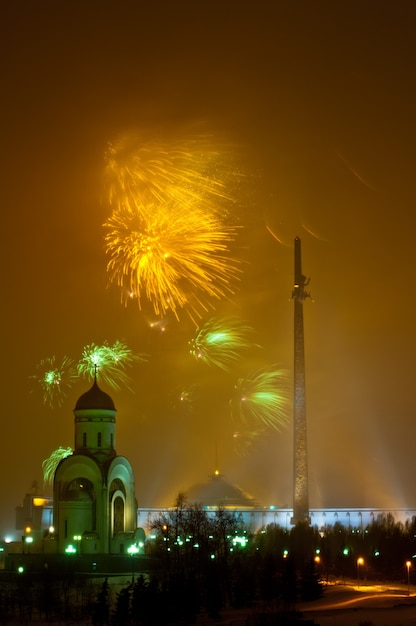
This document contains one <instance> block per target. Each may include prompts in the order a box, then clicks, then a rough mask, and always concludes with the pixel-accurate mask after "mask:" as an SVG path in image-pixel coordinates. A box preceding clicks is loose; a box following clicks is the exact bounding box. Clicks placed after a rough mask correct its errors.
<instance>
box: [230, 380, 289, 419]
mask: <svg viewBox="0 0 416 626" xmlns="http://www.w3.org/2000/svg"><path fill="white" fill-rule="evenodd" d="M287 380H288V379H287V374H286V372H284V371H283V370H279V369H275V368H263V369H261V370H258V371H256V372H254V373H253V374H252V375H251V376H249V377H247V378H240V379H239V380H238V382H237V384H236V386H235V396H234V398H233V399H232V400H231V412H232V417H233V419H234V420H235V421H236V422H237V423H239V424H241V425H242V426H243V427H244V429H246V430H247V429H248V430H250V429H253V431H257V430H258V429H259V428H260V427H262V426H263V427H266V428H274V429H276V430H280V429H281V428H282V427H284V426H286V424H287V423H288V406H289V394H288V385H287Z"/></svg>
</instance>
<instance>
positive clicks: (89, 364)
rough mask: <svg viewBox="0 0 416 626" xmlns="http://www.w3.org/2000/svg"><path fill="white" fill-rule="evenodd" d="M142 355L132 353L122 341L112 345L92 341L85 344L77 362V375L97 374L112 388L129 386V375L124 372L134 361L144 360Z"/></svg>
mask: <svg viewBox="0 0 416 626" xmlns="http://www.w3.org/2000/svg"><path fill="white" fill-rule="evenodd" d="M144 360H145V356H144V355H136V354H134V353H133V352H132V351H131V350H130V348H128V347H127V346H126V344H125V343H123V342H122V341H116V342H115V343H114V344H113V345H112V346H110V345H108V343H107V342H105V343H104V344H102V345H100V346H98V345H96V344H94V343H92V344H90V345H87V346H85V348H84V350H83V352H82V357H81V359H80V361H79V363H78V375H79V376H80V377H83V378H89V379H92V378H95V376H97V375H98V376H99V377H100V379H101V380H104V381H105V382H106V383H107V384H108V385H109V386H110V387H112V388H113V389H120V386H121V385H125V386H126V387H130V380H131V379H130V377H129V375H128V374H127V372H126V368H127V367H131V366H132V365H133V363H134V362H135V361H144Z"/></svg>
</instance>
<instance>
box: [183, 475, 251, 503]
mask: <svg viewBox="0 0 416 626" xmlns="http://www.w3.org/2000/svg"><path fill="white" fill-rule="evenodd" d="M186 498H187V500H188V502H189V503H190V504H199V505H202V506H215V507H218V506H221V507H237V508H247V507H253V508H256V507H258V506H259V503H258V502H257V500H255V499H254V498H252V497H251V496H250V495H248V494H247V493H245V492H244V491H243V490H242V489H240V487H237V486H236V485H232V484H231V483H229V482H227V481H226V480H224V477H223V476H222V475H221V474H219V473H217V472H216V473H215V474H213V475H212V476H210V480H209V481H208V482H206V483H200V484H197V485H194V486H193V487H191V488H190V489H188V491H187V492H186Z"/></svg>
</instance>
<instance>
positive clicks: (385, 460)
mask: <svg viewBox="0 0 416 626" xmlns="http://www.w3.org/2000/svg"><path fill="white" fill-rule="evenodd" d="M415 22H416V4H415V2H413V0H396V1H394V2H393V1H390V2H387V1H380V0H374V1H371V0H360V1H357V2H356V1H354V0H338V1H337V2H334V1H333V0H314V1H313V2H312V1H302V0H300V1H296V2H293V1H290V0H288V1H286V2H284V1H281V0H274V1H272V0H266V1H265V0H256V2H254V1H249V0H243V1H241V0H238V1H237V0H211V1H210V2H206V1H205V0H199V1H197V2H196V1H193V2H187V1H182V0H175V1H173V0H170V1H169V0H167V1H164V2H163V1H161V0H147V1H143V0H117V1H115V0H114V1H106V0H103V1H98V0H96V1H92V0H82V1H81V0H78V1H74V0H71V1H69V0H68V1H67V0H60V2H52V1H50V2H43V1H37V2H29V1H25V2H24V1H19V0H13V1H11V0H10V1H8V2H6V3H5V4H4V5H3V10H2V19H1V24H0V30H1V36H0V42H1V43H0V46H1V54H0V58H1V61H0V64H1V74H0V75H1V82H2V89H1V91H2V97H1V111H2V117H1V119H2V133H1V135H2V151H1V160H2V163H1V168H0V176H1V181H0V194H1V206H2V217H3V220H2V224H3V233H2V245H1V249H0V253H1V257H2V262H1V272H2V277H1V282H2V293H3V297H2V307H1V319H2V329H3V333H2V336H3V340H2V352H3V359H2V377H1V380H2V384H1V393H2V442H3V445H2V455H1V459H2V461H1V469H2V471H1V473H0V494H1V496H2V508H1V519H0V528H1V532H5V531H6V530H7V528H9V527H10V525H13V524H14V509H15V506H17V505H19V504H21V503H22V500H23V497H24V494H25V493H27V492H28V491H29V489H30V486H31V484H32V481H34V480H37V481H38V485H39V488H40V489H42V488H43V487H42V461H43V460H44V459H45V458H47V457H48V456H49V455H50V453H51V452H52V451H53V450H54V449H55V448H57V447H58V446H65V447H66V446H72V445H73V432H74V426H73V414H72V409H73V408H74V405H75V403H76V400H77V398H78V397H79V395H81V393H83V392H84V391H86V390H87V389H88V388H89V386H90V383H89V382H88V381H85V380H84V381H80V382H77V383H76V384H75V385H74V386H73V387H72V389H71V390H70V391H69V393H68V395H67V398H66V400H65V401H64V402H63V404H62V405H61V406H57V407H54V408H50V407H49V406H47V405H45V404H44V403H43V400H42V392H41V390H40V387H39V386H38V385H37V384H36V382H34V381H33V379H31V378H30V377H31V376H33V375H34V373H35V370H36V365H37V364H38V363H39V361H40V360H41V359H45V358H48V357H51V356H53V355H55V356H56V358H57V359H61V358H63V357H64V356H68V357H71V358H73V359H75V360H77V359H78V358H79V357H80V356H81V353H82V350H83V348H84V346H85V345H87V344H91V343H96V344H100V343H102V342H104V341H107V342H109V343H113V342H115V341H117V340H124V341H125V342H126V343H127V345H128V346H129V347H130V348H131V349H132V350H134V351H135V352H138V353H146V354H147V355H148V359H147V361H146V362H145V363H138V364H136V365H134V367H133V368H132V369H131V372H130V374H131V377H132V391H130V390H127V389H122V390H120V391H117V390H112V389H111V388H109V387H108V386H106V385H104V384H102V385H101V386H102V388H103V389H104V391H106V392H107V393H110V395H111V396H112V398H113V400H114V402H115V404H116V407H117V409H118V415H117V452H118V454H121V455H124V456H127V457H128V458H129V460H130V461H131V463H132V465H133V469H134V472H135V478H136V496H137V500H138V504H139V506H162V505H170V504H172V503H173V500H174V498H175V495H176V494H177V492H178V491H179V490H184V489H186V488H187V487H189V486H191V485H193V484H194V483H196V482H203V481H205V480H207V479H208V476H209V475H210V474H212V472H213V470H214V469H215V466H216V465H218V466H219V468H220V470H221V472H222V473H223V474H224V475H225V478H226V479H227V480H229V481H230V482H232V483H235V484H237V485H239V486H240V487H242V488H243V489H245V490H246V491H248V492H249V493H250V494H252V495H253V496H254V497H255V498H257V499H258V500H259V501H260V502H261V503H262V504H263V505H265V506H268V505H271V504H274V505H277V506H291V505H292V474H293V468H292V424H291V416H292V407H291V406H288V416H289V418H290V422H289V424H288V426H287V427H285V428H283V430H282V431H281V432H277V431H275V430H269V431H268V432H267V434H266V436H264V437H262V438H260V439H258V440H256V441H255V442H253V445H251V446H250V447H249V448H248V449H246V450H245V451H244V453H243V451H242V450H241V447H239V446H238V445H236V438H235V437H234V436H233V434H234V433H235V426H234V425H233V423H232V420H231V419H230V410H229V396H230V394H231V393H232V390H233V386H234V381H235V380H236V378H237V377H238V376H241V375H244V374H245V372H251V371H252V370H253V369H255V368H257V367H262V366H269V365H272V364H275V365H276V366H277V367H279V368H281V369H283V370H286V371H287V372H288V376H289V384H290V381H291V378H292V372H293V301H292V300H291V293H292V287H293V271H294V262H293V240H294V238H295V237H296V236H299V237H300V238H301V241H302V265H303V272H304V274H305V275H306V276H308V277H311V282H310V285H309V287H308V289H309V290H310V292H311V295H312V297H313V301H312V300H307V301H305V304H304V327H305V355H306V377H307V384H306V403H307V408H306V413H307V421H308V448H309V481H310V506H311V507H331V506H334V507H337V506H346V507H348V506H351V507H373V506H374V507H406V506H409V507H414V506H415V505H416V500H415V498H416V495H415V487H414V473H415V468H416V461H415V456H414V445H415V443H414V442H415V441H416V421H415V399H414V398H415V366H414V362H415V354H416V337H415V330H414V318H415V304H416V296H415V287H414V281H415V272H414V265H415V263H414V258H415V248H414V228H415V222H416V217H415V205H416V186H415V169H416V141H415V140H416V130H415V129H416V125H415V111H416V83H415V61H416V42H415V37H414V32H415ZM195 128H203V129H204V132H207V133H208V134H209V135H210V137H211V138H212V142H213V144H214V145H216V142H217V141H218V145H220V144H222V143H224V142H226V143H227V145H229V146H232V147H233V157H234V158H235V162H236V163H238V168H239V171H240V172H242V173H244V182H243V183H242V184H241V186H240V187H239V189H238V190H237V194H236V202H235V205H234V211H235V215H234V218H235V220H236V221H238V224H239V229H240V231H241V232H240V234H239V236H238V238H237V241H236V242H235V245H234V250H233V252H234V253H235V254H237V255H238V257H239V258H241V261H242V264H241V267H242V269H243V272H242V277H241V280H240V281H239V284H238V286H237V291H236V294H235V295H234V296H232V297H231V298H229V299H224V300H221V301H218V302H215V303H214V306H215V308H214V309H213V311H212V312H210V313H209V314H207V316H206V318H207V319H208V318H210V317H213V316H217V315H218V316H222V315H233V316H237V317H238V318H239V319H241V320H242V321H244V323H247V324H249V325H251V326H252V327H253V328H254V330H255V334H256V341H257V342H258V343H259V344H260V345H261V346H263V347H262V349H260V350H253V353H252V354H251V353H250V354H247V355H245V356H244V358H243V359H242V360H241V361H240V362H238V364H236V366H235V368H232V369H231V370H230V371H229V372H223V371H221V370H218V369H216V368H213V367H210V366H207V365H206V364H204V363H201V362H197V361H196V360H195V359H193V357H192V356H191V355H190V354H189V343H188V342H189V341H190V340H191V339H192V337H193V336H194V334H195V324H194V323H193V322H192V321H191V320H190V319H189V317H188V316H187V315H186V314H184V315H183V316H182V315H181V317H180V320H179V321H177V320H175V319H174V317H169V316H168V318H167V319H166V320H165V323H166V332H164V333H161V332H158V330H157V329H156V328H154V327H153V328H152V327H151V326H150V322H152V321H154V319H155V316H154V315H152V311H151V307H147V306H144V307H143V310H141V311H140V310H139V308H138V306H137V303H135V302H131V303H129V305H128V306H127V307H126V306H124V304H122V303H121V299H120V293H119V291H118V289H117V288H116V287H115V286H111V285H109V279H108V273H107V269H106V267H107V260H108V259H107V257H106V254H105V244H104V230H103V223H104V222H105V221H106V220H107V219H108V216H109V207H108V204H107V203H106V198H105V193H104V184H103V172H104V168H105V160H104V155H105V153H106V150H107V146H108V142H109V141H111V140H113V139H114V138H115V137H117V136H118V135H119V134H120V133H123V132H125V131H130V130H131V129H134V130H135V132H137V133H138V134H143V137H144V141H150V142H151V141H153V139H156V138H160V137H162V139H163V140H164V141H166V142H167V143H168V142H169V141H170V138H171V137H172V136H175V137H180V138H182V137H183V138H184V140H186V139H187V137H188V134H189V133H190V129H195ZM270 231H272V232H273V233H274V234H275V235H276V236H275V237H273V236H272V235H271V232H270ZM278 239H279V240H280V242H279V241H278ZM205 321H206V319H202V320H201V324H203V323H204V322H205ZM184 389H185V390H187V391H188V392H190V393H191V396H192V399H193V402H192V405H191V406H189V407H188V408H187V410H184V409H183V407H181V404H180V402H178V397H179V395H180V393H181V392H182V390H184ZM45 493H47V494H50V489H49V488H48V489H46V491H45Z"/></svg>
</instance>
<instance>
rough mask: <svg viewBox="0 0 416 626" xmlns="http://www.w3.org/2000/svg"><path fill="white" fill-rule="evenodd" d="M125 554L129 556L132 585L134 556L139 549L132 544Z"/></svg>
mask: <svg viewBox="0 0 416 626" xmlns="http://www.w3.org/2000/svg"><path fill="white" fill-rule="evenodd" d="M127 552H128V553H129V554H130V556H131V582H132V583H134V556H135V555H136V554H137V553H138V552H139V548H138V547H137V545H136V544H135V543H132V544H131V546H130V547H129V548H127Z"/></svg>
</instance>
